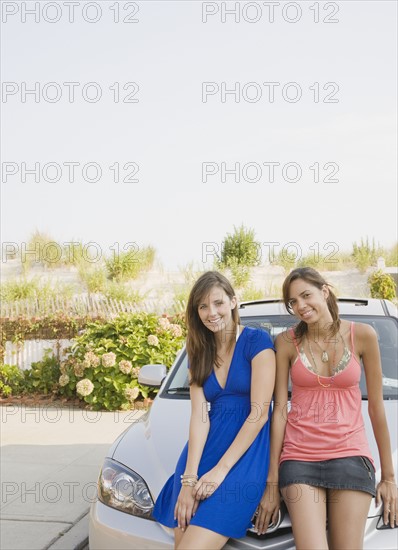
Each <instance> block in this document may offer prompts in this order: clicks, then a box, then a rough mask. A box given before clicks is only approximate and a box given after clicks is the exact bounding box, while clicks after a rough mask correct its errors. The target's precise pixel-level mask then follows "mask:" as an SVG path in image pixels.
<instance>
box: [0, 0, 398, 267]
mask: <svg viewBox="0 0 398 550" xmlns="http://www.w3.org/2000/svg"><path fill="white" fill-rule="evenodd" d="M36 4H37V6H38V8H37V9H36V12H35V13H32V10H34V8H35V2H2V21H3V23H2V31H3V32H2V81H3V84H2V86H3V89H2V92H3V93H2V103H1V111H2V113H1V114H2V120H3V122H2V151H1V152H2V183H1V186H2V187H1V196H2V207H1V208H2V211H1V214H2V220H1V230H2V241H3V242H6V243H7V242H16V243H18V246H21V244H22V243H23V242H24V241H26V240H27V238H28V237H29V235H30V234H31V233H32V232H33V231H34V230H35V229H38V230H40V231H43V232H47V233H49V234H50V235H51V236H52V237H53V238H54V239H56V240H58V241H59V242H61V243H62V242H69V241H71V240H77V239H79V240H82V241H83V242H85V243H88V242H90V241H94V242H96V243H98V244H99V245H100V246H101V247H102V249H103V253H104V255H107V254H110V247H111V246H112V245H113V243H115V242H118V243H119V246H120V248H121V249H122V248H123V246H125V245H126V243H129V242H135V243H137V245H138V246H144V245H148V244H151V245H153V246H154V247H155V248H156V249H157V251H158V257H159V258H160V260H161V262H162V264H163V265H164V266H165V267H166V268H176V267H178V266H183V265H185V264H187V263H188V262H190V261H194V262H196V263H200V262H201V260H202V251H203V248H204V246H206V245H203V243H215V244H214V248H217V247H219V246H220V245H221V242H222V240H223V237H224V236H225V234H226V233H227V232H231V231H232V230H233V226H234V225H235V226H239V225H241V224H244V225H245V226H246V227H250V228H253V229H254V230H255V233H256V237H257V239H258V240H259V241H260V242H261V243H268V242H274V243H279V244H278V245H276V249H275V250H276V251H278V250H281V248H282V247H283V246H284V245H286V244H287V243H289V242H296V243H298V245H299V246H300V247H301V249H302V251H303V253H308V252H309V248H310V247H311V246H313V245H314V243H319V247H320V249H321V251H322V248H323V247H329V248H325V251H329V252H330V251H331V250H332V249H331V248H330V245H328V244H327V243H336V244H335V245H333V246H337V247H338V248H339V249H350V248H351V244H352V242H353V241H358V240H359V239H360V238H361V237H362V236H363V237H365V236H367V235H368V236H369V237H371V238H372V237H374V238H375V239H376V241H379V242H380V243H381V244H383V245H385V246H390V245H392V244H393V243H394V242H395V241H396V239H397V207H396V204H397V183H396V167H397V164H396V161H397V159H396V151H397V143H396V131H397V127H396V122H397V118H396V94H397V86H396V84H397V74H396V67H397V59H396V51H397V48H396V46H397V43H396V42H397V36H396V34H397V31H396V16H397V13H396V12H397V4H396V2H394V1H377V2H376V1H374V2H373V1H353V2H351V1H344V2H312V1H311V2H283V1H282V2H279V3H276V2H275V3H270V2H240V3H235V2H217V3H216V2H200V1H178V2H170V1H159V2H152V1H148V2H135V3H134V2H124V1H121V2H115V1H112V2H106V1H101V2H100V1H99V2H79V3H78V5H76V6H74V5H73V4H74V3H73V2H68V1H63V2H46V1H45V2H37V3H36ZM235 5H236V6H237V10H236V11H235V13H231V12H230V11H229V10H231V9H232V8H234V6H235ZM228 11H229V12H228ZM124 19H127V21H124ZM117 20H119V22H117ZM51 21H52V22H51ZM270 83H274V84H270ZM29 90H36V92H35V93H28V91H29ZM232 91H233V92H234V93H232ZM137 100H138V101H137ZM71 163H76V164H75V172H74V173H73V171H72V166H73V165H72V164H71ZM89 163H93V164H89ZM127 163H130V164H127ZM270 163H271V164H270ZM278 163H279V164H278ZM35 165H36V168H37V175H36V176H35V175H34V174H32V173H29V172H26V170H32V169H33V168H34V167H35ZM111 167H112V168H111ZM117 169H119V182H117V181H116V180H117ZM233 169H237V172H236V173H235V174H234V173H232V172H231V170H233ZM272 171H273V177H272ZM100 172H101V174H100ZM98 178H99V179H98ZM35 179H38V180H39V181H35ZM95 179H98V181H93V180H95ZM123 179H126V180H127V181H122V180H123ZM23 180H25V181H23ZM70 180H71V181H70ZM90 180H91V181H90ZM137 180H138V181H137ZM237 180H238V181H237ZM207 246H208V248H207V250H210V249H211V246H210V247H209V245H207ZM263 250H264V259H266V252H267V250H268V248H267V246H266V245H264V247H263ZM207 260H208V261H211V255H209V256H208V257H207Z"/></svg>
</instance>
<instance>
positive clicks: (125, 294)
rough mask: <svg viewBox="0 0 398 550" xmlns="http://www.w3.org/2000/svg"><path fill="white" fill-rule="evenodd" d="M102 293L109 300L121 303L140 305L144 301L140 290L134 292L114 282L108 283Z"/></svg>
mask: <svg viewBox="0 0 398 550" xmlns="http://www.w3.org/2000/svg"><path fill="white" fill-rule="evenodd" d="M102 293H103V295H104V296H106V297H107V298H111V299H112V300H118V301H120V302H129V303H132V304H140V303H142V302H143V300H144V296H143V295H142V294H140V292H139V291H138V290H132V289H131V288H129V287H126V286H124V285H123V284H122V283H116V282H112V281H108V282H107V284H106V286H105V288H104V290H103V291H102Z"/></svg>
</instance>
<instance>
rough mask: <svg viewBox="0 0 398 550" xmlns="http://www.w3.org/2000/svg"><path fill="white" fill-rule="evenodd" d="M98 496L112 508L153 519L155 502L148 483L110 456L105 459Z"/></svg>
mask: <svg viewBox="0 0 398 550" xmlns="http://www.w3.org/2000/svg"><path fill="white" fill-rule="evenodd" d="M98 498H99V500H100V501H101V502H103V503H104V504H106V505H107V506H111V508H116V509H117V510H121V511H122V512H126V513H127V514H131V515H133V516H140V517H142V518H146V519H151V518H152V510H153V507H154V502H153V500H152V497H151V495H150V492H149V489H148V487H147V484H146V483H145V481H144V480H143V479H142V477H141V476H139V475H138V474H137V473H136V472H134V471H133V470H130V469H129V468H126V466H123V464H120V463H119V462H116V461H115V460H112V459H110V458H106V459H105V460H104V464H103V466H102V470H101V473H100V476H99V479H98Z"/></svg>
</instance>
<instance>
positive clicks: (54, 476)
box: [0, 405, 142, 550]
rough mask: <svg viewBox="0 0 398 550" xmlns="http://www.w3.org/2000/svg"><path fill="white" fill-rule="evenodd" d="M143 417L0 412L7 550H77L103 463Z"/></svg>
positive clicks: (47, 409)
mask: <svg viewBox="0 0 398 550" xmlns="http://www.w3.org/2000/svg"><path fill="white" fill-rule="evenodd" d="M141 414H142V411H129V412H114V413H113V412H93V411H85V410H81V409H73V408H69V409H68V408H59V407H57V406H55V405H48V406H41V405H40V406H39V405H34V406H21V405H3V406H1V407H0V432H1V472H0V473H1V488H2V490H1V493H2V500H1V508H0V510H1V524H0V528H1V534H0V547H1V548H2V550H26V549H28V548H29V550H44V549H46V550H50V549H51V550H72V549H75V548H79V550H80V549H81V548H82V547H83V546H84V543H85V542H86V541H87V536H88V517H87V512H88V510H89V507H90V503H91V502H92V500H93V498H95V497H94V495H95V492H96V481H97V478H98V473H99V470H100V467H101V464H102V461H103V458H104V456H105V455H106V453H107V451H108V449H109V445H110V444H111V443H112V442H113V441H114V439H115V438H116V437H117V436H118V435H119V434H120V433H121V432H123V431H124V430H125V429H126V428H127V427H128V426H130V424H131V423H132V422H134V421H136V420H137V419H138V418H139V416H140V415H141Z"/></svg>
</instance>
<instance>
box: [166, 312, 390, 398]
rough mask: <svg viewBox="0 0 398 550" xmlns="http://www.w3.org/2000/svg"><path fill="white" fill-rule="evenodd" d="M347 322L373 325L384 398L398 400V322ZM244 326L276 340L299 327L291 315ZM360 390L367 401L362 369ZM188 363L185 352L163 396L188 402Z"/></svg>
mask: <svg viewBox="0 0 398 550" xmlns="http://www.w3.org/2000/svg"><path fill="white" fill-rule="evenodd" d="M341 317H342V318H344V319H347V320H349V321H355V322H359V323H367V324H369V325H371V326H372V327H373V328H374V329H375V331H376V334H377V338H378V341H379V347H380V355H381V363H382V370H383V394H384V399H398V322H397V320H396V319H395V318H393V317H381V316H378V317H376V316H362V315H361V316H358V315H352V316H350V315H342V316H341ZM241 321H242V324H244V325H246V326H251V327H257V328H263V329H265V330H266V331H267V332H268V333H269V334H270V335H271V337H272V339H273V340H275V338H276V336H277V335H278V334H280V333H281V332H283V331H284V330H286V329H287V328H288V327H291V326H293V325H294V324H295V323H296V319H295V318H294V317H293V316H291V315H280V316H269V317H267V316H265V315H264V316H261V317H245V318H243V319H241ZM360 388H361V392H362V397H363V399H366V398H367V390H366V380H365V375H364V370H363V366H362V376H361V380H360ZM188 389H189V384H188V359H187V355H186V352H185V349H184V351H183V352H182V354H181V356H180V357H179V360H178V361H177V364H176V365H175V368H173V371H172V373H171V375H170V377H169V378H168V380H167V382H166V384H165V386H164V388H163V389H162V392H161V395H162V397H164V396H170V397H172V396H173V395H175V396H177V397H182V398H188V397H189V393H188V391H187V390H188Z"/></svg>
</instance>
